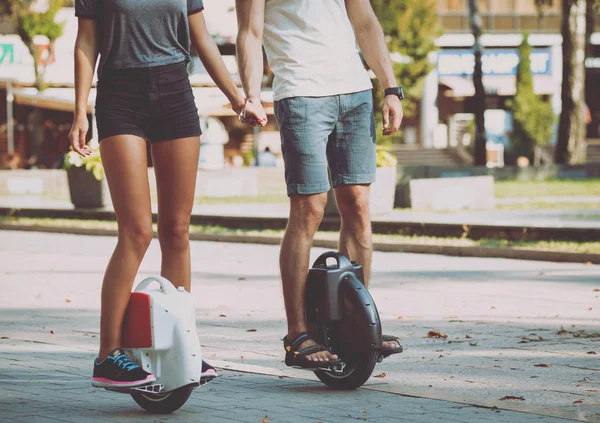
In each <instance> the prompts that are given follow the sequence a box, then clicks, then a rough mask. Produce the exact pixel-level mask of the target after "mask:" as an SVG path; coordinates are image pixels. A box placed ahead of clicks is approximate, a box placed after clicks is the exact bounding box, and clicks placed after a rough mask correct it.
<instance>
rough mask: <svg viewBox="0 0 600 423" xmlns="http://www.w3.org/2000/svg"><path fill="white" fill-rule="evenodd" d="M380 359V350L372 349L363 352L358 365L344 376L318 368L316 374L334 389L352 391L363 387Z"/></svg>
mask: <svg viewBox="0 0 600 423" xmlns="http://www.w3.org/2000/svg"><path fill="white" fill-rule="evenodd" d="M378 359H379V352H378V351H371V352H368V353H361V354H360V358H359V359H358V362H359V364H358V366H357V367H356V368H355V369H354V370H353V371H352V373H350V374H348V375H347V376H344V377H339V376H337V377H336V376H334V375H333V373H332V372H328V371H324V370H318V371H316V372H315V375H316V376H317V377H318V378H319V379H320V380H321V382H323V383H324V384H325V385H327V386H329V387H330V388H332V389H338V390H343V391H352V390H354V389H357V388H359V387H361V386H362V385H363V384H364V383H365V382H366V381H367V380H369V378H370V377H371V374H373V369H375V365H376V364H377V360H378Z"/></svg>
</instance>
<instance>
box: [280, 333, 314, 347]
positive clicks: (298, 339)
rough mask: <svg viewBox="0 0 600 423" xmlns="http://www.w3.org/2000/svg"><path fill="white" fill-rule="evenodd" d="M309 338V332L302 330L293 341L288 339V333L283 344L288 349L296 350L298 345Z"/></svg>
mask: <svg viewBox="0 0 600 423" xmlns="http://www.w3.org/2000/svg"><path fill="white" fill-rule="evenodd" d="M307 339H309V336H308V333H306V332H302V333H301V334H300V335H298V336H297V337H296V338H295V339H294V340H293V341H292V342H290V341H289V340H288V337H287V335H286V336H284V337H283V346H284V347H285V350H286V351H288V352H289V351H294V350H295V349H296V347H297V346H298V345H300V344H301V343H302V342H304V341H306V340H307Z"/></svg>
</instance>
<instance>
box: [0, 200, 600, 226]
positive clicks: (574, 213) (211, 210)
mask: <svg viewBox="0 0 600 423" xmlns="http://www.w3.org/2000/svg"><path fill="white" fill-rule="evenodd" d="M552 198H553V199H554V200H555V201H557V202H558V201H562V199H561V198H560V197H552ZM565 198H569V197H565ZM578 198H580V199H582V201H583V200H584V199H587V200H588V201H590V202H591V199H595V200H596V201H597V202H598V207H595V208H587V209H576V208H575V209H544V210H538V209H533V210H465V211H455V212H450V211H449V212H434V211H413V210H404V209H395V210H393V211H392V212H391V213H388V214H383V215H376V216H373V220H375V221H398V222H418V223H450V224H461V225H464V224H466V225H489V224H494V225H507V226H533V227H550V228H600V197H599V198H597V197H578ZM0 207H11V208H42V209H58V210H72V209H73V205H72V204H71V203H70V202H69V201H62V200H47V199H44V198H43V197H37V196H0ZM107 209H109V210H112V207H111V206H110V205H109V206H108V207H107ZM153 209H154V211H156V205H154V206H153ZM288 211H289V206H288V204H287V203H250V204H235V203H232V204H200V205H196V206H194V209H193V214H195V215H200V216H202V215H210V216H243V217H255V216H258V217H281V218H287V216H288Z"/></svg>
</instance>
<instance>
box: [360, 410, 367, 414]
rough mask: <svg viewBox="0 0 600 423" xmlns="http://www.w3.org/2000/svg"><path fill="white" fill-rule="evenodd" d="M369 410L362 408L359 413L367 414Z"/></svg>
mask: <svg viewBox="0 0 600 423" xmlns="http://www.w3.org/2000/svg"><path fill="white" fill-rule="evenodd" d="M366 412H367V411H366V410H360V411H359V413H360V414H365V413H366Z"/></svg>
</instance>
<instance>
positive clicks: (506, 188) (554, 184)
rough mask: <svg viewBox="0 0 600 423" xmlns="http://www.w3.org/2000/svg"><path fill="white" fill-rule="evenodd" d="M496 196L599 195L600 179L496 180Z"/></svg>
mask: <svg viewBox="0 0 600 423" xmlns="http://www.w3.org/2000/svg"><path fill="white" fill-rule="evenodd" d="M494 187H495V191H496V198H511V197H512V198H514V197H519V198H523V197H526V198H536V197H568V196H594V195H600V179H584V180H549V181H496V182H495V183H494Z"/></svg>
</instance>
